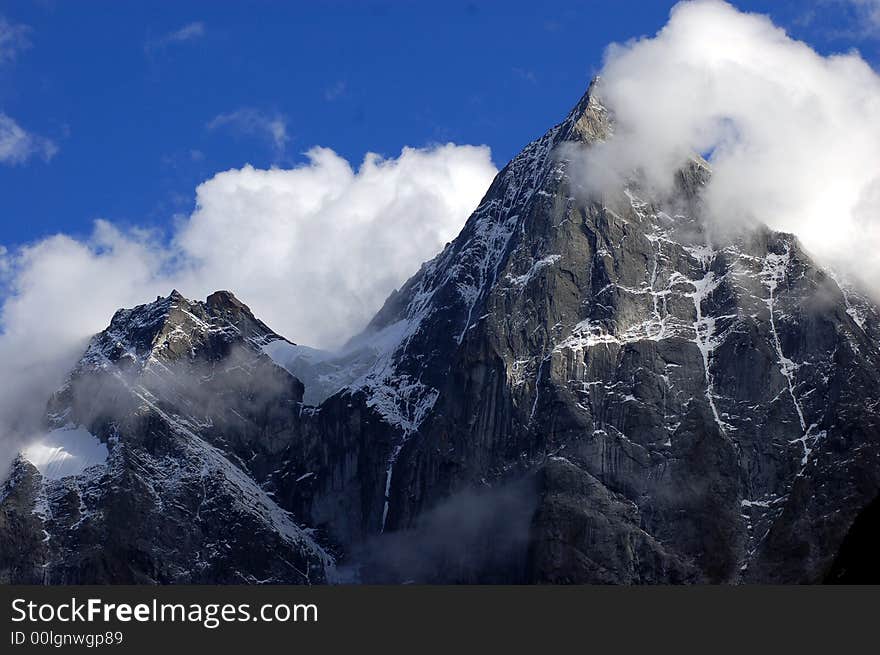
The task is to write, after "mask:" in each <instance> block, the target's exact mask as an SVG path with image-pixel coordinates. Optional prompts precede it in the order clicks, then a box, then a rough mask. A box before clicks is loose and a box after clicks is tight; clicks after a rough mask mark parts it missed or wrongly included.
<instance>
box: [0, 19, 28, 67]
mask: <svg viewBox="0 0 880 655" xmlns="http://www.w3.org/2000/svg"><path fill="white" fill-rule="evenodd" d="M30 31H31V29H30V27H28V26H27V25H20V24H15V23H10V22H9V21H8V20H6V19H5V18H4V17H3V16H0V64H8V63H10V62H12V61H14V60H15V58H16V57H17V56H18V53H20V52H21V51H22V50H27V49H28V48H29V47H30V46H31V42H30V39H29V38H28V35H29V34H30Z"/></svg>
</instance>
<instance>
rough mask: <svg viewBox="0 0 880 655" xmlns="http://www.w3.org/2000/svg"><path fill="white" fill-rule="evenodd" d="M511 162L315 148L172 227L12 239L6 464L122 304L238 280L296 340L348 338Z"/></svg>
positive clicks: (254, 173) (245, 175)
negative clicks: (358, 156)
mask: <svg viewBox="0 0 880 655" xmlns="http://www.w3.org/2000/svg"><path fill="white" fill-rule="evenodd" d="M495 173H496V169H495V167H494V166H493V164H492V161H491V157H490V151H489V149H488V148H487V147H473V146H457V145H453V144H447V145H442V146H437V147H432V148H425V149H414V148H404V149H403V151H402V152H401V153H400V155H399V156H398V157H397V158H394V159H387V160H386V159H382V158H381V157H379V156H378V155H376V154H372V153H371V154H368V155H367V156H366V157H365V159H364V161H363V163H362V164H361V165H360V167H359V168H357V169H355V168H353V167H352V166H351V165H350V164H349V163H348V162H347V161H346V160H345V159H343V158H342V157H340V156H339V155H337V154H336V153H335V152H333V151H332V150H330V149H327V148H314V149H312V150H310V151H309V152H308V162H307V163H306V164H304V165H302V166H299V167H297V168H293V169H289V170H282V169H271V170H259V169H255V168H253V167H252V166H245V167H244V168H241V169H234V170H229V171H225V172H222V173H218V174H217V175H215V176H214V177H212V178H211V179H209V180H207V181H206V182H204V183H203V184H201V185H200V186H199V187H198V188H197V190H196V209H195V211H194V212H193V213H192V214H191V215H190V216H186V217H180V219H179V221H178V224H177V226H176V228H175V230H174V233H173V234H172V235H171V236H170V238H168V237H167V236H166V237H165V238H162V235H159V234H156V233H153V232H150V231H148V230H139V229H133V230H125V231H124V230H121V229H120V228H118V227H116V226H114V225H113V224H112V223H110V222H108V221H103V220H99V221H97V222H96V223H95V226H94V230H93V233H92V234H91V236H90V237H89V238H88V239H85V240H77V239H75V238H72V237H70V236H66V235H57V236H53V237H51V238H49V239H45V240H43V241H40V242H38V243H35V244H31V245H29V246H27V247H24V248H21V249H18V250H15V251H8V250H5V249H3V248H2V247H0V283H2V286H3V295H4V296H5V301H4V302H3V305H2V308H0V328H2V331H0V379H2V380H4V381H5V382H4V384H3V386H2V388H0V444H2V446H0V460H4V459H5V460H6V461H0V466H3V465H4V464H5V463H8V461H9V460H10V459H11V458H12V457H14V454H15V452H17V450H18V447H17V446H18V445H19V444H21V443H22V442H23V441H27V440H29V439H30V438H31V437H32V436H33V435H34V432H33V431H34V430H36V429H37V426H39V423H40V420H41V418H42V415H43V413H44V412H45V401H46V399H47V398H48V396H49V394H50V393H51V392H52V391H54V390H55V389H56V388H57V387H58V386H59V385H60V384H61V382H62V381H63V377H64V375H65V374H66V373H67V371H68V370H69V369H70V368H71V367H72V366H73V364H75V362H76V360H77V359H78V357H79V356H80V354H81V353H82V350H83V348H84V347H85V344H86V342H87V340H88V338H89V337H90V336H91V335H92V334H94V333H96V332H98V331H100V330H102V329H103V328H104V327H106V326H107V324H108V323H109V321H110V317H111V316H112V315H113V312H114V311H115V310H116V309H118V308H120V307H129V306H133V305H135V304H139V303H143V302H148V301H150V300H151V299H153V298H155V297H156V296H157V295H163V296H164V295H167V294H168V293H169V292H170V291H171V289H172V288H177V289H178V290H180V291H181V293H183V294H184V295H187V296H189V297H191V298H204V297H206V296H207V295H208V294H209V293H211V292H212V291H215V290H217V289H229V290H231V291H233V292H234V293H235V294H236V295H237V296H238V297H239V298H240V299H241V300H242V301H243V302H246V303H247V304H248V305H249V306H250V307H251V309H253V311H254V312H255V313H256V315H257V316H259V317H260V318H262V319H263V320H265V321H266V322H267V324H268V325H269V326H271V327H272V328H273V329H274V330H276V331H278V332H280V333H281V334H283V335H285V336H287V337H288V338H290V339H291V340H293V341H296V342H298V343H303V344H307V345H312V346H319V347H334V346H337V345H339V344H341V343H342V342H343V341H344V340H345V339H347V338H348V337H350V336H352V335H353V334H354V333H356V332H357V331H358V330H360V329H361V328H362V327H363V326H364V325H365V324H366V322H367V321H368V320H369V319H370V318H371V317H372V315H373V314H374V313H375V312H376V311H377V310H378V309H379V307H380V306H381V304H382V302H384V300H385V298H386V297H387V296H388V294H389V293H390V292H391V291H392V290H393V289H394V288H395V287H397V286H399V285H400V284H401V283H402V282H404V281H405V280H406V278H407V277H408V276H409V275H411V274H413V273H414V272H415V271H416V270H418V267H419V265H420V264H421V263H422V262H423V261H425V260H427V259H430V258H431V257H433V256H434V255H435V254H436V253H437V252H439V250H440V249H441V248H442V247H443V245H444V243H446V242H447V241H448V240H450V239H452V238H453V237H454V236H455V235H456V234H457V232H458V231H459V230H460V229H461V227H462V225H463V224H464V221H465V219H466V218H467V216H468V215H469V214H470V213H471V211H472V210H473V209H474V208H475V207H476V205H477V203H478V202H479V200H480V197H481V196H482V194H483V193H484V192H485V190H486V189H487V188H488V186H489V184H490V182H491V180H492V177H493V176H494V175H495ZM4 456H5V457H4Z"/></svg>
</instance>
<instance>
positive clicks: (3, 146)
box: [0, 113, 58, 164]
mask: <svg viewBox="0 0 880 655" xmlns="http://www.w3.org/2000/svg"><path fill="white" fill-rule="evenodd" d="M56 152H58V146H56V145H55V143H54V142H52V141H50V140H49V139H47V138H45V137H41V136H38V135H36V134H32V133H30V132H28V131H27V130H25V129H24V128H23V127H22V126H21V125H19V124H18V123H16V122H15V121H14V120H13V119H12V118H11V117H9V116H7V115H6V114H4V113H0V163H2V164H23V163H25V162H27V161H28V160H29V159H31V158H32V157H40V158H41V159H43V160H45V161H49V160H50V159H52V157H54V156H55V153H56Z"/></svg>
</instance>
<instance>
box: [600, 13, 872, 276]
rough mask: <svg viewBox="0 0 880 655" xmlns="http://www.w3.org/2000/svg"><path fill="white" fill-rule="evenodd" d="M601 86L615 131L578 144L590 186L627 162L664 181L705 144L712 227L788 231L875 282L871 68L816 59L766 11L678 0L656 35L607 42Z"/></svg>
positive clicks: (852, 60) (626, 167)
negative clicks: (589, 145) (587, 147)
mask: <svg viewBox="0 0 880 655" xmlns="http://www.w3.org/2000/svg"><path fill="white" fill-rule="evenodd" d="M599 95H600V97H601V99H602V100H603V102H604V103H605V104H606V105H607V106H608V107H609V108H610V109H611V111H612V112H613V115H614V117H615V134H614V136H613V137H611V138H610V139H609V140H608V141H607V142H606V143H604V144H601V145H599V146H598V147H596V148H593V149H592V150H591V151H589V152H587V153H585V161H584V164H585V168H586V170H585V171H584V173H583V175H584V178H585V179H587V180H588V181H592V183H593V185H594V186H596V187H598V188H597V189H594V190H601V188H602V187H604V186H606V185H607V184H609V183H614V182H615V181H616V182H617V183H619V181H620V178H622V177H626V176H628V175H630V174H632V172H633V171H635V170H638V171H639V172H640V173H641V175H643V176H644V178H645V179H646V180H647V182H648V183H649V184H651V185H653V186H655V187H657V188H659V189H661V190H663V189H667V190H668V189H669V188H671V184H672V180H673V174H674V171H675V170H676V169H678V168H679V167H680V166H682V165H683V164H684V163H685V162H686V161H687V159H688V158H689V157H690V156H691V155H692V153H695V152H696V153H703V154H705V155H706V156H707V157H708V158H709V159H710V160H711V164H712V168H713V175H712V179H711V181H710V182H709V184H708V186H707V188H706V189H705V198H704V200H705V204H706V210H707V212H706V213H707V216H708V217H710V218H713V219H715V220H716V221H718V223H717V225H718V226H719V227H730V226H732V225H739V224H742V223H743V222H749V221H754V220H757V221H762V222H764V223H767V224H769V225H770V226H771V227H773V228H776V229H780V230H784V231H788V232H794V233H795V234H797V235H798V236H799V237H800V238H801V240H802V242H803V243H804V244H805V246H806V247H807V249H808V250H810V251H812V252H813V253H814V254H816V255H818V256H819V257H820V258H821V259H822V260H824V261H825V262H828V263H832V264H836V265H846V264H847V263H852V262H857V264H856V265H857V267H858V269H859V270H858V273H860V274H861V276H862V277H863V278H867V280H868V281H869V282H870V283H872V284H873V285H874V288H875V289H878V288H880V260H878V259H877V257H876V253H877V252H878V248H880V148H878V144H880V120H878V117H880V77H878V75H877V73H876V72H875V71H873V70H872V69H871V67H870V66H869V65H868V64H867V63H866V62H865V61H864V60H863V59H862V58H861V57H860V56H859V55H858V54H857V53H855V52H852V53H848V54H841V55H833V56H828V57H825V56H822V55H820V54H818V53H817V52H815V51H814V50H812V49H811V48H810V47H809V46H808V45H807V44H805V43H802V42H799V41H796V40H794V39H792V38H791V37H789V36H788V35H787V34H786V33H785V32H784V31H783V30H782V29H780V28H778V27H776V26H775V25H774V24H773V23H772V22H771V21H770V19H769V18H767V17H765V16H760V15H756V14H748V13H742V12H740V11H738V10H736V9H735V8H734V7H732V6H730V5H729V4H726V3H724V2H720V1H718V0H698V1H694V2H682V3H680V4H678V5H676V6H675V7H674V8H673V10H672V12H671V14H670V18H669V22H668V23H667V25H666V26H665V27H663V29H661V30H660V32H658V33H657V34H656V35H655V36H654V37H650V38H642V39H638V40H635V41H632V42H629V43H626V44H623V45H612V46H611V47H609V49H608V50H607V53H606V60H605V63H604V67H603V71H602V80H601V82H600V85H599ZM615 178H616V180H615Z"/></svg>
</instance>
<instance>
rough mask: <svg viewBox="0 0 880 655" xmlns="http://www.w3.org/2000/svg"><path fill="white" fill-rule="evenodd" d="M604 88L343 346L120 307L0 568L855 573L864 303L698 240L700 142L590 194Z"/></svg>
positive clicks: (79, 379) (9, 515)
mask: <svg viewBox="0 0 880 655" xmlns="http://www.w3.org/2000/svg"><path fill="white" fill-rule="evenodd" d="M597 95H598V94H597V92H596V87H595V86H591V88H590V89H589V90H588V91H587V93H586V94H585V96H584V97H583V98H582V99H581V100H580V101H579V102H578V104H577V105H576V106H575V108H574V109H573V110H572V111H571V113H570V114H569V115H568V116H567V117H566V118H565V120H564V121H563V122H561V123H560V124H559V125H557V126H555V127H553V128H552V129H551V130H549V131H548V132H547V133H546V134H544V135H543V136H542V137H541V138H539V139H537V140H536V141H534V142H532V143H530V144H529V145H528V146H526V147H525V148H524V149H523V151H522V152H521V153H520V154H519V155H517V156H516V157H515V158H514V159H513V160H512V161H511V162H510V163H509V164H508V165H507V166H506V167H505V168H504V169H503V170H502V171H501V172H500V173H499V174H498V176H497V177H496V179H495V180H494V182H493V183H492V185H491V187H490V188H489V190H488V191H487V193H486V196H485V197H484V198H483V200H482V202H481V203H480V205H479V206H478V207H477V209H476V210H475V211H474V213H473V214H472V216H471V217H470V218H469V219H468V221H467V223H466V224H465V226H464V228H463V229H462V231H461V233H460V234H459V236H458V237H457V238H456V239H455V240H454V241H453V242H452V243H450V244H449V245H447V247H446V248H445V249H444V250H443V252H441V253H440V254H439V255H438V256H437V257H435V258H434V259H433V260H431V261H430V262H427V263H426V264H424V265H423V266H422V268H421V269H420V270H419V271H418V272H417V273H416V274H415V275H414V276H413V277H412V278H411V279H410V280H409V281H408V282H406V284H404V285H403V287H402V288H401V289H400V290H398V291H396V292H395V293H393V294H392V295H391V297H389V299H388V300H387V301H386V303H385V306H384V307H383V308H382V309H381V310H380V311H379V312H378V314H377V315H376V316H375V318H374V319H373V320H372V321H371V323H370V324H369V325H368V326H367V328H366V330H365V331H364V333H363V334H361V335H359V336H358V337H356V338H355V339H353V340H352V342H351V343H350V344H349V346H348V347H347V348H346V349H345V350H344V352H343V353H342V354H338V355H331V354H328V353H321V352H318V351H314V350H311V349H308V348H304V347H302V346H296V345H294V344H292V343H291V342H288V341H286V340H284V339H283V338H282V337H280V336H279V335H277V334H275V333H274V332H272V330H270V329H269V328H268V327H267V326H265V325H264V324H263V323H261V322H260V321H259V320H257V319H256V318H255V317H254V316H253V315H252V314H251V312H250V311H249V310H248V309H247V307H245V306H244V305H242V304H241V303H240V302H239V301H238V300H236V299H235V298H234V297H233V296H232V295H231V294H229V293H226V292H218V293H217V294H214V295H212V296H210V297H209V298H208V299H207V301H206V302H205V303H199V302H190V301H187V300H186V299H184V298H183V297H182V296H180V295H179V294H177V293H172V294H171V296H169V297H168V298H160V299H157V301H156V302H155V303H152V304H149V305H144V306H141V307H137V308H135V309H133V310H121V311H120V312H118V313H117V314H116V316H114V318H113V321H112V322H111V325H110V327H109V328H108V329H107V330H105V331H104V332H103V333H101V334H99V335H97V336H96V337H95V338H94V339H93V340H92V342H91V344H90V346H89V348H88V350H87V351H86V353H85V355H84V357H83V359H82V361H81V362H80V364H79V365H78V366H77V368H76V369H75V370H74V371H73V372H72V374H71V376H70V380H69V382H68V383H67V384H66V385H65V387H64V388H63V389H62V390H60V391H59V392H58V393H57V394H55V396H54V397H53V398H52V399H51V401H50V403H49V412H48V418H47V422H48V427H49V428H50V429H52V430H53V432H50V437H52V438H54V439H56V440H57V439H58V438H59V437H58V433H59V431H61V432H64V433H65V434H66V435H68V437H69V435H70V433H72V432H74V431H79V432H80V433H82V432H84V433H85V434H86V435H94V436H93V437H91V438H92V440H93V444H92V447H90V449H87V452H89V453H95V452H99V453H100V447H101V446H103V447H104V448H106V451H107V455H106V461H104V462H100V461H99V462H97V463H95V460H96V457H95V456H94V455H93V454H92V455H90V456H89V457H84V460H86V461H87V463H89V464H92V465H91V466H87V467H85V468H83V470H82V471H80V472H78V473H76V474H75V475H66V477H61V478H60V479H51V478H50V477H49V476H47V475H45V474H42V473H40V471H39V470H38V469H37V468H35V467H34V466H33V465H32V464H31V463H30V462H32V461H33V460H34V459H39V458H38V457H35V456H33V455H31V457H30V459H29V458H28V453H27V452H26V453H25V454H24V456H22V457H20V458H19V459H18V460H17V462H16V465H15V468H14V470H13V475H12V476H11V478H10V479H9V480H8V481H7V483H6V485H5V487H4V490H3V491H2V492H0V499H2V501H0V575H2V577H3V579H4V580H7V581H25V582H38V581H41V580H44V581H48V582H51V583H56V582H65V581H71V582H73V581H82V582H162V583H164V582H197V581H201V582H234V581H242V582H334V581H360V582H406V581H416V582H468V583H469V582H490V583H494V582H507V583H511V582H514V583H519V582H527V583H636V584H642V583H698V582H711V583H749V582H762V583H805V582H822V581H865V580H867V579H876V575H877V574H876V565H875V564H874V563H873V558H871V556H870V554H871V552H873V546H874V545H876V544H877V543H878V538H877V533H878V532H877V527H876V525H877V524H876V520H877V519H876V516H877V507H878V504H880V313H878V310H877V307H876V305H875V304H874V302H873V301H872V300H870V299H869V297H868V296H866V295H865V294H864V293H861V292H859V291H858V290H857V289H855V288H853V287H852V286H850V285H848V284H846V283H844V282H842V281H841V282H840V283H838V281H837V280H836V279H835V277H834V276H833V275H832V273H831V272H829V271H827V270H825V269H823V268H822V267H820V266H819V265H817V264H816V263H815V262H814V261H813V260H812V259H811V257H810V256H809V255H808V254H807V253H806V252H804V250H803V249H802V248H801V246H800V244H799V243H798V241H797V239H796V237H795V236H793V235H790V234H783V233H778V232H773V231H771V230H769V229H767V228H766V227H763V226H760V225H756V226H754V227H753V228H749V229H746V230H743V231H741V232H740V233H737V234H735V235H730V236H720V235H718V234H716V233H715V232H714V231H713V229H712V226H713V221H712V220H711V218H712V217H709V216H705V215H704V213H703V212H704V210H703V207H702V204H701V202H700V194H701V188H702V187H703V186H704V185H705V184H706V182H707V181H708V180H709V179H710V177H711V170H710V168H709V166H708V164H706V162H704V161H702V160H701V159H700V158H698V157H694V158H693V160H692V161H690V162H689V164H688V165H687V166H685V167H684V168H683V169H682V170H681V171H680V172H679V174H678V177H677V188H676V191H675V193H673V194H664V195H661V194H658V193H656V192H652V191H650V190H648V189H646V188H643V186H642V185H641V184H640V183H639V182H638V179H637V177H636V176H634V179H633V180H631V181H629V182H627V183H623V184H621V185H620V187H619V188H615V189H607V190H606V191H605V193H604V194H603V195H602V197H601V198H596V197H591V196H587V195H586V194H585V193H584V192H583V190H582V185H581V184H580V182H579V180H578V178H577V174H576V173H575V171H574V169H573V167H572V164H571V161H570V159H571V153H573V152H576V151H577V150H578V149H581V148H589V147H590V146H591V145H592V144H595V143H597V142H600V141H602V140H603V139H606V138H608V136H609V135H610V134H611V133H612V132H613V117H612V116H611V115H610V113H609V112H608V111H607V110H606V109H605V108H604V107H603V106H602V104H601V102H600V101H599V99H598V97H597ZM667 196H668V197H667ZM289 336H291V337H294V338H295V336H296V335H289ZM303 383H305V384H303ZM52 435H54V437H53V436H52ZM65 443H66V442H65ZM48 446H51V444H48ZM56 459H57V458H56ZM43 468H44V469H45V468H46V466H45V465H43ZM56 468H57V467H56ZM872 576H873V577H872Z"/></svg>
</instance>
